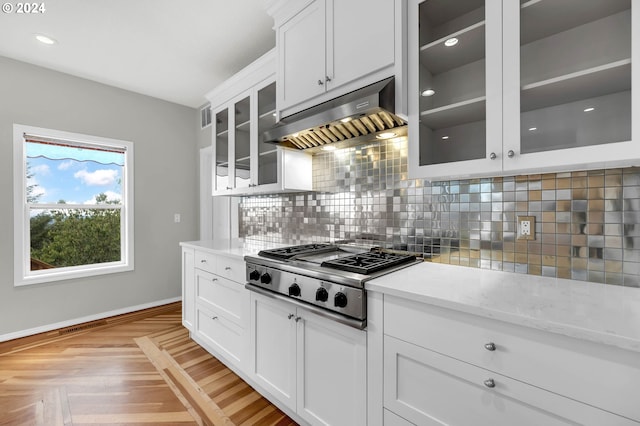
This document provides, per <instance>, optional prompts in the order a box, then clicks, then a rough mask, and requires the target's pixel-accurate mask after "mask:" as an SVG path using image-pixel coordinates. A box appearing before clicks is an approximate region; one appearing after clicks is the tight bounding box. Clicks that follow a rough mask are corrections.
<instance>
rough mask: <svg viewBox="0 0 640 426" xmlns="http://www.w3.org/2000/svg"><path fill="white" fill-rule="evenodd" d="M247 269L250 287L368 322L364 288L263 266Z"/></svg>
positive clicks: (250, 266)
mask: <svg viewBox="0 0 640 426" xmlns="http://www.w3.org/2000/svg"><path fill="white" fill-rule="evenodd" d="M246 265H247V266H246V268H247V270H246V278H247V282H248V283H249V284H252V285H254V286H257V287H260V288H262V289H265V290H269V291H273V292H276V293H279V294H281V295H284V296H287V297H290V298H292V299H296V300H299V301H302V302H305V303H310V304H312V305H315V306H319V307H322V308H324V309H328V310H330V311H334V312H337V313H341V314H343V315H347V316H350V317H353V318H356V319H360V320H363V319H365V318H366V309H367V306H366V300H365V291H364V290H363V289H361V288H355V287H350V286H345V285H341V284H337V283H334V282H330V281H325V280H321V279H318V278H311V277H307V276H304V275H300V274H295V273H292V272H288V271H282V270H279V269H276V268H271V267H266V266H262V265H254V264H251V263H247V264H246Z"/></svg>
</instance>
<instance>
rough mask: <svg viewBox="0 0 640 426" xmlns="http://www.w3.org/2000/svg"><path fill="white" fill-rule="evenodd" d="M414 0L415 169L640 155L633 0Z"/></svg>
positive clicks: (531, 165) (625, 160) (537, 167)
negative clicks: (634, 90)
mask: <svg viewBox="0 0 640 426" xmlns="http://www.w3.org/2000/svg"><path fill="white" fill-rule="evenodd" d="M408 7H409V11H408V13H407V15H408V17H409V22H408V28H407V34H408V77H409V98H408V99H409V118H410V120H409V123H410V130H409V138H410V144H409V146H410V157H409V172H410V175H411V176H412V177H426V178H444V177H465V176H481V175H485V176H486V175H500V174H511V173H516V172H539V171H544V170H547V171H560V170H572V169H573V170H575V169H585V168H599V167H607V166H614V165H615V166H624V165H633V164H635V165H638V164H640V162H638V159H640V146H639V145H640V144H639V143H638V142H637V141H636V142H633V139H632V134H636V135H637V134H638V132H637V129H636V131H634V129H633V127H634V126H638V125H637V124H634V123H633V120H632V119H631V111H632V103H633V102H637V101H634V100H633V98H632V92H631V87H632V85H633V84H632V83H634V82H637V81H638V75H640V73H639V72H638V70H634V71H632V66H631V64H632V60H633V58H634V57H637V52H638V45H639V44H640V40H639V37H638V33H639V31H638V29H637V27H638V25H637V24H636V22H637V21H638V16H640V13H639V12H638V10H637V9H638V8H640V6H638V5H636V6H635V7H633V8H632V0H503V1H499V0H486V1H484V0H456V1H447V0H424V1H420V0H410V1H409V6H408ZM634 34H635V35H634ZM634 38H635V40H638V41H637V42H636V43H632V39H634ZM634 52H635V53H634ZM635 97H636V98H637V97H638V96H637V95H636V96H635ZM636 111H637V109H636ZM637 121H638V120H636V122H637Z"/></svg>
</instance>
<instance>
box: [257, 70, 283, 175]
mask: <svg viewBox="0 0 640 426" xmlns="http://www.w3.org/2000/svg"><path fill="white" fill-rule="evenodd" d="M257 96H258V135H257V136H258V185H266V184H270V183H277V182H278V155H277V154H278V150H277V148H276V146H275V145H273V144H269V143H266V142H264V137H263V134H264V132H265V131H267V130H268V129H270V128H271V127H273V125H274V124H275V123H276V115H275V114H276V83H275V82H274V83H271V84H269V85H268V86H266V87H264V88H262V89H259V90H258V95H257Z"/></svg>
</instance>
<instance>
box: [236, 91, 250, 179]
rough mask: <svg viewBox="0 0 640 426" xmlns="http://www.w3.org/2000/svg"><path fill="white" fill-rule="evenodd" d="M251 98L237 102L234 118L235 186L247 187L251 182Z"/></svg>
mask: <svg viewBox="0 0 640 426" xmlns="http://www.w3.org/2000/svg"><path fill="white" fill-rule="evenodd" d="M250 106H251V98H250V97H249V96H247V97H246V98H243V99H242V100H241V101H239V102H236V103H235V105H234V107H235V119H234V141H233V143H234V147H235V150H234V151H235V155H234V158H235V159H234V164H235V176H234V182H235V183H234V188H247V187H249V184H250V183H251V131H250V127H251V126H250V123H251V120H250V114H251V108H250Z"/></svg>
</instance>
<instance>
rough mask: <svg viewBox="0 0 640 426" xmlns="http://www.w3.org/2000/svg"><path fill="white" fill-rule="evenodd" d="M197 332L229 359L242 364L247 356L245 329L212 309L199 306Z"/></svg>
mask: <svg viewBox="0 0 640 426" xmlns="http://www.w3.org/2000/svg"><path fill="white" fill-rule="evenodd" d="M196 333H197V334H198V335H199V336H200V337H201V338H203V339H204V340H205V342H206V343H207V344H209V345H211V346H212V347H213V349H214V350H215V351H216V352H218V353H219V354H221V355H222V356H223V357H225V358H226V359H227V360H229V361H231V362H233V363H235V364H236V365H238V366H239V365H241V364H242V361H243V360H244V357H245V349H246V344H245V343H246V340H247V335H246V333H245V329H244V328H242V327H240V326H239V325H238V324H236V323H234V322H233V321H229V320H228V319H227V318H225V316H224V315H222V314H220V313H219V312H216V311H215V310H212V309H203V308H201V307H200V308H198V315H197V322H196Z"/></svg>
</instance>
